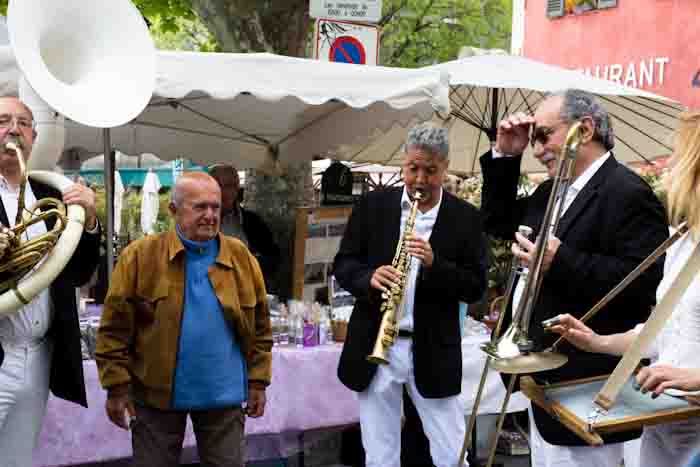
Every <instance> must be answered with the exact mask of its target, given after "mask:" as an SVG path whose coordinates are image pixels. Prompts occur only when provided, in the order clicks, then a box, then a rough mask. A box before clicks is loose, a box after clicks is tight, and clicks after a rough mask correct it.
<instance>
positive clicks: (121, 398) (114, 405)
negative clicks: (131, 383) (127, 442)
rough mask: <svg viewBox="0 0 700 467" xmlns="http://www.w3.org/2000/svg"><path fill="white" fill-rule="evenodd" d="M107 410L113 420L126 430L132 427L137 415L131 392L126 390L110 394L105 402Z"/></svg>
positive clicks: (108, 415)
mask: <svg viewBox="0 0 700 467" xmlns="http://www.w3.org/2000/svg"><path fill="white" fill-rule="evenodd" d="M105 411H106V412H107V417H109V419H110V420H111V422H112V423H114V424H115V425H117V426H118V427H119V428H122V429H124V430H128V429H129V428H130V426H131V423H132V422H133V420H134V419H135V417H136V409H135V407H134V403H133V402H131V400H130V398H129V394H128V393H124V392H119V393H116V394H109V395H108V397H107V402H105ZM127 417H128V418H127Z"/></svg>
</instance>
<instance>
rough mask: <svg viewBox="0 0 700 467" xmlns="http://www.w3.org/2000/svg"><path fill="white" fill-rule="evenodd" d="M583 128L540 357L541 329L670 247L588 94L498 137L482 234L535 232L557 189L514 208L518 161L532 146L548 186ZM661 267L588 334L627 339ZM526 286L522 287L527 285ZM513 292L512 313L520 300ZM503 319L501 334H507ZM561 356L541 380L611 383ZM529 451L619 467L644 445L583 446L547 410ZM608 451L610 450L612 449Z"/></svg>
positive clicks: (544, 310) (550, 100)
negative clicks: (522, 228)
mask: <svg viewBox="0 0 700 467" xmlns="http://www.w3.org/2000/svg"><path fill="white" fill-rule="evenodd" d="M576 122H581V142H580V144H579V147H578V152H577V157H576V164H575V167H574V171H573V180H572V182H571V184H570V185H569V187H568V190H567V192H566V193H565V195H564V196H563V198H564V199H563V200H559V201H558V202H562V203H564V205H563V207H562V210H563V214H562V216H561V218H560V221H559V223H558V225H557V226H556V229H555V231H554V232H552V235H551V236H550V239H549V242H548V244H547V246H546V251H545V254H544V260H543V267H542V270H543V271H544V276H543V281H542V286H541V290H540V293H539V296H538V297H537V301H536V304H535V307H534V311H533V314H532V318H531V321H530V323H529V328H528V330H527V331H528V333H529V337H530V338H531V339H532V340H533V341H534V344H535V350H536V351H538V350H539V351H541V350H544V349H545V348H547V347H548V346H550V345H551V344H552V343H553V342H554V340H555V339H556V337H557V336H556V335H551V334H545V333H544V330H543V328H542V326H541V324H540V323H541V322H542V321H543V320H545V319H548V318H552V317H554V316H556V315H558V314H559V313H562V312H565V311H566V312H570V313H571V314H573V315H575V316H581V315H582V314H583V313H584V312H586V311H587V310H588V309H589V308H590V307H591V306H593V305H594V304H595V303H596V302H597V301H598V300H600V299H601V298H602V297H603V296H604V295H605V294H606V293H607V292H608V291H609V290H610V289H612V288H613V287H614V286H615V285H616V284H617V283H618V282H620V281H621V280H622V279H623V278H624V277H625V276H626V275H627V274H628V273H629V272H630V271H632V270H633V269H634V268H635V267H636V266H637V265H638V264H639V263H640V262H642V260H644V258H646V257H647V256H648V255H649V254H650V253H651V252H652V251H653V250H654V249H655V248H656V247H657V246H658V245H659V244H660V243H661V242H663V241H664V240H665V239H666V238H667V237H668V231H667V228H666V217H665V215H664V210H663V207H662V206H661V203H660V202H659V200H658V199H657V198H656V196H655V195H654V193H653V192H652V190H651V188H650V187H649V186H648V185H647V184H646V183H645V182H644V181H643V180H642V179H641V178H640V177H638V176H637V175H636V174H634V173H633V172H632V171H631V170H629V169H627V168H626V167H624V166H623V165H622V164H620V163H618V162H617V160H615V157H614V155H613V153H612V149H613V146H614V145H615V138H614V135H613V131H612V127H611V121H610V116H609V115H608V113H607V111H606V110H605V108H604V107H603V106H602V105H601V104H600V103H599V102H598V100H597V99H596V98H595V96H593V95H592V94H590V93H588V92H584V91H578V90H567V91H565V92H562V93H558V94H554V95H551V96H549V97H547V98H546V99H545V100H544V101H543V102H542V103H541V104H540V106H539V107H538V108H537V111H536V112H535V114H534V116H532V115H525V114H515V115H511V116H509V117H507V118H506V119H505V120H503V121H502V122H501V123H500V124H499V127H498V133H497V138H496V144H495V147H494V148H493V150H492V151H489V152H488V153H486V154H485V155H484V156H482V158H481V160H480V162H481V167H482V171H483V175H484V185H483V192H482V211H483V213H484V219H485V228H486V231H487V232H489V233H491V234H493V235H495V236H497V237H501V238H505V239H512V238H513V236H514V232H516V231H517V228H518V225H527V226H530V227H532V228H533V230H534V231H536V232H537V231H539V229H540V224H541V223H542V219H543V216H544V212H545V208H546V205H547V203H548V200H549V197H550V192H551V188H552V181H551V180H549V181H546V182H544V183H543V184H541V185H540V186H539V187H538V188H537V190H536V191H535V192H534V193H533V194H532V195H531V196H528V197H526V198H522V199H517V188H518V187H517V185H518V178H519V176H520V161H521V159H522V154H523V152H524V151H525V148H526V147H527V145H528V144H531V145H532V147H533V150H534V156H535V158H537V159H538V160H539V161H540V162H541V163H542V165H543V166H544V167H545V168H546V169H547V172H548V173H549V174H550V176H554V174H555V173H556V172H557V156H558V155H559V154H560V153H561V151H562V146H563V144H564V141H565V138H566V135H567V132H568V130H569V128H571V126H572V125H573V124H574V123H576ZM515 239H516V240H517V242H516V243H514V245H513V253H514V254H515V255H516V256H518V257H519V258H521V259H522V260H523V261H524V262H525V263H530V262H531V261H532V258H533V253H534V251H533V248H534V244H533V242H531V241H529V240H528V239H526V238H525V237H523V236H521V235H519V234H515ZM661 273H662V265H661V264H656V265H654V266H652V267H650V268H649V269H648V270H647V271H646V272H645V273H644V274H643V275H642V276H641V277H640V278H639V279H638V280H637V281H636V282H635V283H633V284H632V285H631V286H630V287H629V288H628V289H627V290H626V291H625V292H623V293H622V294H620V295H619V296H618V297H617V298H616V299H615V300H613V301H612V302H611V303H609V304H608V306H607V307H606V309H605V310H603V311H601V312H600V313H599V314H598V315H597V316H596V317H595V319H594V320H592V322H591V325H592V326H593V327H594V328H595V329H598V330H601V331H602V332H605V333H615V332H621V331H625V330H627V329H629V328H630V327H633V326H634V325H636V324H637V323H639V322H642V321H644V319H646V318H647V316H648V315H649V311H650V309H651V307H652V306H653V305H654V303H655V297H654V289H655V287H656V285H657V284H658V283H659V281H660V280H661ZM521 282H522V281H521ZM522 286H523V284H521V283H520V282H519V283H518V284H516V287H515V292H514V294H513V298H512V299H511V302H512V303H513V309H515V308H516V307H517V304H518V302H519V300H521V299H522ZM510 321H511V311H510V310H507V311H506V315H505V319H504V323H503V329H506V327H507V326H508V325H509V324H510ZM560 351H561V352H562V353H564V354H566V355H567V357H568V363H567V364H566V365H564V366H563V367H561V368H558V369H555V370H550V371H544V372H540V373H536V374H535V375H534V376H535V377H536V378H542V379H543V380H546V381H548V382H550V383H554V382H559V381H567V380H573V379H579V378H585V377H589V376H598V375H603V374H608V373H610V372H611V371H612V370H613V368H614V367H615V365H616V363H617V362H618V359H617V358H615V357H611V356H601V355H594V354H587V353H584V352H581V351H580V350H578V349H576V348H574V347H573V346H571V345H564V346H562V347H561V348H560ZM530 413H531V423H530V427H531V429H530V439H531V443H530V448H531V453H532V465H533V466H534V467H554V466H557V467H558V466H563V465H566V466H574V467H578V466H580V467H584V466H596V467H607V466H610V467H616V466H618V465H620V461H621V459H622V456H623V449H622V443H620V441H625V440H629V439H633V438H636V437H638V436H639V432H632V433H623V434H619V435H615V436H612V437H607V438H606V439H605V441H606V444H605V446H602V447H588V446H584V442H583V441H582V440H581V439H580V438H578V437H577V436H576V435H574V434H573V433H572V432H570V431H569V430H568V429H567V428H566V427H564V426H563V425H562V424H560V423H559V421H557V420H556V419H554V418H552V417H551V416H549V415H548V414H547V413H546V412H545V411H544V410H542V409H540V408H539V407H537V406H532V409H531V411H530ZM608 443H610V444H608Z"/></svg>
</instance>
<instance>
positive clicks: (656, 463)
mask: <svg viewBox="0 0 700 467" xmlns="http://www.w3.org/2000/svg"><path fill="white" fill-rule="evenodd" d="M698 448H700V417H695V418H690V419H688V420H682V421H679V422H674V423H665V424H663V425H655V426H649V427H645V428H644V432H643V433H642V449H641V461H640V467H676V466H682V465H685V463H686V462H687V460H688V458H689V457H690V455H691V454H692V453H694V452H696V451H697V450H698Z"/></svg>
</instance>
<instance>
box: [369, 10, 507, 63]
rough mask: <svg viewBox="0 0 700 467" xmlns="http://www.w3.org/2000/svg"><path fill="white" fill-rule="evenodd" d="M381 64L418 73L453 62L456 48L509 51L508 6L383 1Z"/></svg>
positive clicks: (457, 49)
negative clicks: (421, 67) (470, 47)
mask: <svg viewBox="0 0 700 467" xmlns="http://www.w3.org/2000/svg"><path fill="white" fill-rule="evenodd" d="M384 13H385V20H386V23H385V24H384V27H383V30H382V48H381V64H382V65H388V66H400V67H407V68H412V67H419V66H424V65H430V64H434V63H440V62H445V61H448V60H454V59H456V58H457V56H458V54H459V50H460V48H462V47H464V46H473V47H480V48H501V49H508V48H509V46H510V27H511V17H512V2H511V1H509V0H459V1H456V0H385V1H384Z"/></svg>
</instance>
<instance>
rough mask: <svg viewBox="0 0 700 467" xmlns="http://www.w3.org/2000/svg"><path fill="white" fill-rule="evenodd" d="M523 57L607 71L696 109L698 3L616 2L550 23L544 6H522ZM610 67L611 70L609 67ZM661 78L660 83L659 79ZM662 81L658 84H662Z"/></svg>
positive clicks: (530, 1)
mask: <svg viewBox="0 0 700 467" xmlns="http://www.w3.org/2000/svg"><path fill="white" fill-rule="evenodd" d="M523 50H524V55H525V56H526V57H530V58H533V59H536V60H540V61H542V62H546V63H550V64H555V65H560V66H563V67H566V68H573V69H587V68H588V69H590V71H591V74H593V75H595V72H596V66H598V73H599V76H600V77H603V76H602V75H603V74H604V73H605V71H606V65H607V73H608V78H610V75H611V72H612V74H613V75H617V76H619V78H620V81H621V82H622V84H627V85H632V86H635V87H640V88H642V89H645V90H647V91H651V92H654V93H657V94H661V95H664V96H667V97H670V98H673V99H676V100H679V101H681V102H682V103H683V104H685V105H687V106H689V107H694V108H700V74H699V75H698V76H697V81H698V84H697V87H696V86H693V80H694V78H696V74H698V72H700V54H699V53H698V52H699V50H700V1H698V0H618V6H617V7H614V8H609V9H605V10H597V11H589V12H586V13H583V14H580V15H566V16H563V17H560V18H553V19H550V18H549V17H547V15H546V0H526V3H525V42H524V47H523ZM611 65H615V66H611ZM662 72H663V77H662ZM662 79H663V81H662Z"/></svg>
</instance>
